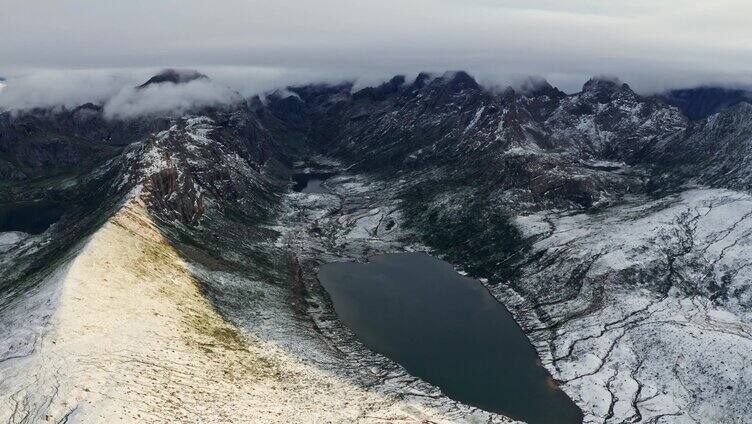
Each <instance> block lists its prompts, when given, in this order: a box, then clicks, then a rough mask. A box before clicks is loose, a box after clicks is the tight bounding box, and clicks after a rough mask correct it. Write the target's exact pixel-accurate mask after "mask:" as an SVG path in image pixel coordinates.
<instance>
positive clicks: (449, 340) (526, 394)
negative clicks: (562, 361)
mask: <svg viewBox="0 0 752 424" xmlns="http://www.w3.org/2000/svg"><path fill="white" fill-rule="evenodd" d="M318 277H319V280H320V281H321V283H322V285H323V286H324V288H325V289H326V290H327V292H328V293H329V295H330V297H331V299H332V302H333V303H334V307H335V310H336V312H337V315H339V317H340V319H341V320H342V321H343V322H344V323H345V324H346V325H347V326H348V327H350V328H351V329H352V330H353V332H354V333H355V334H356V335H357V337H358V338H359V339H360V340H361V341H362V342H363V343H364V344H365V345H366V346H368V347H369V348H370V349H372V350H374V351H376V352H379V353H381V354H383V355H385V356H387V357H389V358H391V359H392V360H394V361H395V362H397V363H399V364H401V365H402V366H404V367H405V368H406V369H407V371H408V372H410V373H411V374H413V375H415V376H418V377H420V378H422V379H424V380H426V381H428V382H430V383H432V384H434V385H436V386H438V387H440V388H441V390H442V391H443V392H444V393H445V394H446V395H447V396H449V397H451V398H453V399H456V400H459V401H461V402H464V403H467V404H469V405H474V406H477V407H479V408H482V409H484V410H487V411H492V412H498V413H501V414H504V415H507V416H509V417H512V418H515V419H518V420H523V421H526V422H528V423H530V424H544V423H545V424H557V423H562V424H569V423H581V422H582V412H581V411H580V409H579V408H578V407H577V406H576V405H575V404H574V402H572V400H571V399H569V397H567V396H566V394H564V392H563V391H561V390H560V389H559V388H558V387H557V386H556V384H555V383H554V382H553V380H552V379H551V376H550V375H549V373H548V372H547V371H546V370H545V369H544V368H543V367H541V366H540V365H539V358H538V356H537V353H536V351H535V349H534V348H533V346H532V345H531V344H530V342H529V340H528V339H527V337H526V336H525V334H524V333H523V332H522V329H521V328H520V327H519V326H518V325H517V323H516V321H515V320H514V319H513V317H512V315H511V314H510V313H509V311H507V309H506V308H505V307H504V306H503V305H502V304H501V303H499V302H498V301H497V300H496V299H495V298H494V297H493V296H492V295H491V294H490V293H489V292H488V290H487V289H486V288H485V287H484V286H483V285H482V284H480V282H478V281H477V280H474V279H472V278H468V277H464V276H462V275H460V274H458V273H457V272H456V271H455V270H454V269H453V267H452V266H451V265H450V264H448V263H446V262H444V261H441V260H439V259H436V258H434V257H432V256H430V255H428V254H425V253H401V254H392V255H382V256H376V257H373V258H371V260H370V261H369V262H368V263H355V262H341V263H332V264H327V265H324V266H323V267H321V270H320V271H319V274H318Z"/></svg>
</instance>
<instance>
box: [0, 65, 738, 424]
mask: <svg viewBox="0 0 752 424" xmlns="http://www.w3.org/2000/svg"><path fill="white" fill-rule="evenodd" d="M205 78H208V77H206V76H205V75H203V74H199V73H194V72H188V73H186V71H181V72H177V71H167V72H165V73H162V74H159V75H156V76H154V77H153V78H151V79H149V80H148V81H147V82H146V83H144V84H143V85H141V86H140V87H142V88H143V87H146V86H149V85H152V84H182V83H185V82H188V81H192V80H195V79H205ZM531 81H532V80H531ZM749 100H750V95H749V93H748V92H746V91H744V90H736V89H725V88H714V87H700V88H693V89H686V90H674V91H670V92H667V93H664V94H661V95H650V96H644V95H640V94H637V93H635V92H634V91H633V90H632V89H631V88H630V86H629V85H628V84H625V83H622V82H621V81H619V80H617V79H613V78H604V77H598V78H593V79H591V80H589V81H587V82H586V83H585V84H584V85H583V87H582V89H581V91H579V92H577V93H572V94H567V93H564V92H562V91H561V90H559V89H557V88H555V87H553V86H551V85H550V84H549V83H547V82H545V81H538V80H536V81H534V82H531V83H529V84H526V85H524V86H523V87H520V88H506V89H503V90H496V89H489V88H486V87H483V86H481V85H480V84H478V83H477V82H476V80H475V79H474V78H473V77H472V76H470V75H469V74H467V73H466V72H462V71H458V72H448V73H445V74H443V75H432V74H428V73H422V74H420V75H418V76H417V78H416V79H415V80H407V79H406V78H405V77H403V76H396V77H394V78H392V79H390V80H389V81H387V82H385V83H383V84H381V85H377V86H373V87H367V88H363V89H359V90H354V89H353V84H351V83H342V84H312V85H302V86H290V87H286V88H285V89H284V90H278V91H275V92H272V93H268V94H267V95H265V96H263V97H260V96H257V97H253V98H250V99H245V100H244V101H241V102H236V103H232V104H230V105H225V106H212V107H196V108H194V109H192V110H189V111H187V112H184V113H180V114H171V113H163V114H158V115H145V116H141V117H136V118H130V119H111V118H108V117H106V116H105V114H104V112H103V106H102V105H99V104H93V103H88V104H84V105H81V106H79V107H76V108H73V109H70V108H55V109H35V110H28V111H23V112H13V113H11V112H5V113H2V114H0V208H2V209H0V217H4V218H5V219H4V221H5V222H4V223H2V226H0V323H2V325H0V376H2V378H0V404H1V405H4V406H3V407H2V408H0V419H3V420H5V421H8V422H29V421H41V420H47V421H50V420H52V421H55V422H67V419H69V418H70V417H78V418H79V419H81V420H86V419H90V420H96V419H99V420H102V419H105V420H107V419H114V418H123V417H124V419H125V420H126V421H128V420H139V419H140V420H143V421H149V422H176V421H179V422H188V421H190V422H196V421H198V422H225V421H228V422H229V421H237V422H249V421H254V420H255V421H260V422H304V421H307V422H353V421H363V422H368V421H369V420H370V421H371V422H383V421H386V420H402V421H421V420H422V421H424V422H508V421H509V419H508V418H506V417H504V416H502V415H499V414H494V413H490V412H486V411H482V410H479V409H477V408H473V407H470V406H468V405H464V404H462V403H461V402H457V401H455V400H453V399H451V398H449V397H447V396H446V395H445V394H443V393H442V392H441V391H440V390H438V389H437V388H436V387H433V386H431V385H430V384H428V383H426V382H424V381H422V380H420V379H418V378H416V377H414V376H411V375H409V374H408V373H407V372H405V370H404V369H402V368H401V367H400V366H399V365H397V364H396V363H394V362H392V361H391V360H389V359H388V358H386V357H384V356H382V355H378V354H376V353H374V352H371V351H370V350H368V349H367V348H366V347H365V346H364V345H363V344H361V343H360V342H359V341H358V340H357V338H356V337H355V336H354V335H353V333H352V331H350V330H349V329H348V328H347V327H346V326H344V325H343V324H342V323H340V322H339V320H338V318H337V316H336V313H335V312H334V309H333V307H332V305H331V301H330V300H329V298H328V296H327V294H326V291H325V290H324V289H323V288H322V287H321V284H320V283H319V282H318V280H317V278H316V270H317V269H318V267H320V266H321V265H322V264H324V263H328V262H333V261H341V260H365V259H367V258H368V257H370V256H372V255H375V254H379V253H387V252H399V251H411V250H425V251H429V252H431V253H432V254H434V255H436V256H439V257H441V258H443V259H446V260H447V261H449V262H450V263H452V264H454V265H455V266H456V267H457V269H458V270H461V271H462V272H463V273H467V274H468V275H470V276H472V277H475V278H478V279H480V281H482V282H483V284H484V285H485V286H486V287H487V288H488V290H489V291H490V292H491V293H492V294H493V295H494V296H495V297H496V298H497V299H498V300H499V301H500V302H502V303H503V304H504V305H505V306H506V307H507V308H508V309H509V311H510V312H511V313H512V315H513V316H514V318H515V319H516V320H517V322H518V323H519V325H520V327H521V328H522V329H523V331H524V332H525V333H526V334H527V336H528V338H529V339H530V341H531V343H532V344H533V345H534V347H535V348H536V350H537V352H538V355H539V357H540V360H541V363H542V364H543V366H544V367H545V368H546V369H547V370H548V372H549V373H550V374H551V375H552V377H553V379H554V380H555V384H556V385H557V386H558V387H560V388H561V389H562V390H564V391H565V392H566V394H567V395H568V396H569V397H570V398H572V400H574V402H575V403H576V404H577V406H578V407H580V409H581V410H582V412H583V414H584V417H585V422H593V423H595V422H598V423H623V422H650V423H658V422H661V423H666V422H672V423H684V422H687V423H688V422H719V423H720V422H727V423H742V422H748V421H749V420H752V407H750V404H749V402H748V399H750V398H751V397H752V373H750V372H749V364H750V363H752V271H751V270H750V264H752V255H751V254H750V253H749V252H750V250H749V246H750V245H752V212H750V211H752V196H750V189H752V164H751V163H750V161H751V160H752V147H751V146H752V144H751V142H752V104H750V101H749ZM296 175H326V176H327V179H326V182H325V183H326V185H327V186H328V190H329V193H328V194H305V193H297V192H295V191H294V190H292V187H293V183H292V177H293V176H296ZM42 209H44V210H45V211H48V212H47V213H41V212H40V210H42ZM50 210H52V211H53V212H52V213H49V211H50ZM42 221H43V222H42ZM324 387H325V388H327V389H326V390H324V389H322V388H324ZM26 417H29V418H26ZM24 420H26V421H24Z"/></svg>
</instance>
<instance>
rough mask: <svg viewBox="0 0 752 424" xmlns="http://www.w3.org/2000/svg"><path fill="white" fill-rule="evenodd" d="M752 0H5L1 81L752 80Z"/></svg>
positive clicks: (565, 84)
mask: <svg viewBox="0 0 752 424" xmlns="http://www.w3.org/2000/svg"><path fill="white" fill-rule="evenodd" d="M750 15H752V2H749V1H748V0H714V1H712V2H709V1H706V0H651V1H648V0H631V1H616V0H569V1H566V2H563V1H555V0H524V1H523V0H505V1H501V0H499V1H494V0H472V1H471V0H410V1H409V2H406V1H402V0H400V1H398V0H363V1H351V0H316V1H314V0H275V1H273V2H269V1H262V0H217V1H213V2H206V1H204V0H181V1H180V2H179V4H176V3H175V2H174V1H168V0H131V1H128V2H117V1H107V2H104V1H102V2H91V1H86V0H61V1H41V0H37V1H29V0H4V1H3V13H2V14H0V39H2V40H4V42H3V43H0V57H2V58H3V61H2V65H0V67H2V68H3V69H0V74H2V73H7V72H8V71H10V70H21V69H29V68H81V67H87V68H113V67H153V66H159V67H192V68H198V69H202V68H206V67H228V68H243V67H249V66H250V67H255V68H259V69H261V68H263V69H267V70H275V69H276V70H280V69H284V70H286V71H284V72H286V73H290V74H294V73H297V74H306V75H323V76H326V77H328V78H337V77H338V78H345V77H347V78H355V79H358V78H365V79H375V78H377V77H381V76H387V75H391V74H395V73H415V72H419V71H421V70H429V71H435V72H441V71H444V70H451V69H466V70H468V71H470V72H471V73H474V74H476V75H481V76H484V77H485V76H488V78H490V79H496V80H506V79H508V78H509V77H510V76H516V75H528V74H536V75H541V76H544V77H546V78H548V79H550V80H551V81H552V83H554V84H557V85H560V86H562V88H564V89H565V90H569V91H572V90H576V89H577V88H578V86H579V85H581V84H582V82H583V81H584V80H586V79H587V78H588V77H589V76H590V75H597V74H612V75H618V76H619V77H621V78H622V79H623V80H624V81H626V82H628V83H629V84H630V85H632V86H633V87H635V88H636V89H638V90H642V91H651V90H656V89H660V88H665V87H673V86H677V85H689V84H697V83H700V82H714V81H722V82H730V83H734V82H737V83H738V82H744V83H749V82H750V80H751V79H752V31H750V30H749V25H748V19H749V16H750Z"/></svg>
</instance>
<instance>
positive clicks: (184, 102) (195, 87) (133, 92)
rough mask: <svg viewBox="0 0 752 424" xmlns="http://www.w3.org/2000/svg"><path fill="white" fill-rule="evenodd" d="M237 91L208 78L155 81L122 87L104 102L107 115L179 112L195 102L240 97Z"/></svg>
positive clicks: (203, 103)
mask: <svg viewBox="0 0 752 424" xmlns="http://www.w3.org/2000/svg"><path fill="white" fill-rule="evenodd" d="M241 100H242V97H241V95H240V94H239V93H237V92H234V91H232V90H230V89H229V88H228V87H224V86H222V85H219V84H216V83H214V82H212V81H210V80H203V79H202V80H194V81H190V82H187V83H184V84H177V85H176V84H170V83H165V84H155V85H149V86H147V87H144V88H141V89H137V88H132V87H125V88H123V89H121V90H120V91H119V92H118V93H117V94H115V95H114V96H113V97H112V98H110V99H109V100H107V102H106V103H105V105H104V114H105V116H106V117H108V118H114V119H127V118H133V117H137V116H143V115H151V114H156V113H164V112H173V113H182V112H184V111H186V110H189V109H192V108H195V107H198V106H218V105H223V104H229V103H232V102H237V101H241Z"/></svg>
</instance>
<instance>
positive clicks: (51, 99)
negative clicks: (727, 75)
mask: <svg viewBox="0 0 752 424" xmlns="http://www.w3.org/2000/svg"><path fill="white" fill-rule="evenodd" d="M160 70H161V69H155V68H135V69H134V68H127V69H108V70H38V71H26V72H24V73H20V74H10V75H4V76H5V77H7V79H6V81H4V82H2V81H0V111H4V110H9V111H22V110H29V109H33V108H61V107H65V108H75V107H77V106H80V105H82V104H85V103H95V104H99V105H102V106H103V107H104V112H105V116H106V117H108V118H110V119H128V118H133V117H138V116H143V115H150V114H159V113H178V114H179V113H182V112H184V111H186V110H188V109H191V108H195V107H199V106H211V105H215V106H216V105H224V104H230V103H233V102H238V101H242V100H243V99H247V98H250V97H252V96H254V95H260V96H262V97H264V94H265V93H270V92H272V91H275V90H278V94H279V93H285V92H286V90H285V88H286V87H288V86H293V85H304V84H311V83H328V84H336V83H341V82H345V81H347V82H351V83H352V84H353V90H359V89H361V88H364V87H367V86H376V85H379V84H381V83H383V82H386V81H388V80H389V79H390V78H392V77H393V76H394V75H396V74H402V75H405V76H406V81H407V82H410V81H413V80H414V79H415V77H416V76H417V74H418V71H421V70H423V69H421V70H416V69H408V70H401V71H400V70H396V71H370V72H358V71H357V70H355V69H352V70H349V71H348V70H344V69H340V70H338V71H337V72H330V71H327V70H311V69H294V68H292V69H287V68H277V67H255V66H244V67H241V66H238V67H231V66H225V67H198V68H197V70H198V71H199V72H201V73H203V74H206V75H208V77H209V79H203V78H202V79H197V80H193V81H189V82H187V83H181V84H171V83H161V84H150V85H148V86H146V87H144V88H142V89H137V88H136V87H137V86H139V85H141V84H143V83H144V82H145V81H147V80H148V79H149V78H150V77H152V76H153V75H155V74H157V73H158V72H159V71H160ZM430 71H431V70H429V72H430ZM468 71H469V72H470V74H471V75H472V76H473V77H475V78H476V80H477V81H478V82H479V83H480V84H481V85H483V86H485V87H488V88H489V89H495V90H503V89H505V88H506V87H509V86H511V87H513V88H515V89H518V90H522V91H525V90H529V89H531V88H533V87H535V86H538V85H539V84H542V83H543V82H544V81H546V80H547V81H548V82H549V83H550V84H551V85H553V86H557V87H559V88H560V89H562V90H563V91H565V92H570V93H572V92H577V91H579V90H580V88H581V87H582V84H583V83H585V81H587V80H588V79H590V78H591V77H592V76H591V75H586V74H548V75H547V74H542V75H541V76H537V77H530V76H529V75H525V74H524V73H517V72H511V71H509V72H505V71H503V70H498V69H488V68H478V69H472V68H470V69H468ZM433 74H434V75H435V76H440V75H442V74H444V70H439V71H436V72H434V73H433ZM544 78H545V80H544ZM599 78H604V77H599ZM623 80H624V81H625V82H627V83H629V84H630V85H632V83H631V81H630V80H629V79H628V78H625V79H623ZM750 82H752V81H750ZM2 84H5V87H2ZM698 85H718V86H726V87H739V86H740V85H741V86H746V87H749V85H745V84H740V80H738V79H736V80H731V81H729V80H724V79H712V78H708V79H706V80H694V81H692V80H690V81H673V82H672V84H661V85H658V86H657V87H656V88H655V89H653V90H644V89H643V90H642V92H643V93H651V92H656V91H661V90H665V89H669V88H681V87H693V86H698ZM633 88H635V87H634V86H633ZM638 90H639V88H638Z"/></svg>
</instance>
